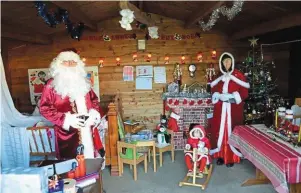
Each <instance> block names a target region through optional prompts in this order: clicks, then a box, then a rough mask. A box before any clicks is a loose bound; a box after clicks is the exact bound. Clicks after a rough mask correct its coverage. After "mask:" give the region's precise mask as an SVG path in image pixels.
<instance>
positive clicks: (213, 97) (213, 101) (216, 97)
mask: <svg viewBox="0 0 301 193" xmlns="http://www.w3.org/2000/svg"><path fill="white" fill-rule="evenodd" d="M220 95H221V94H220V93H218V92H215V93H213V95H212V103H213V104H216V103H217V102H218V101H219V99H220Z"/></svg>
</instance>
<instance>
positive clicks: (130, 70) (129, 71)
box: [123, 66, 134, 81]
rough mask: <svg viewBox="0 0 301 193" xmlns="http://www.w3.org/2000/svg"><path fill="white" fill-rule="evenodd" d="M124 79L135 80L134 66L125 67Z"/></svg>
mask: <svg viewBox="0 0 301 193" xmlns="http://www.w3.org/2000/svg"><path fill="white" fill-rule="evenodd" d="M123 81H134V67H133V66H125V67H123Z"/></svg>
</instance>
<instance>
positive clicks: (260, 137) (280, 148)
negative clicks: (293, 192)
mask: <svg viewBox="0 0 301 193" xmlns="http://www.w3.org/2000/svg"><path fill="white" fill-rule="evenodd" d="M229 144H230V145H232V146H234V147H236V148H238V149H239V150H240V151H241V153H242V154H243V156H244V157H245V158H247V159H248V160H250V161H251V162H252V163H253V164H254V165H255V166H256V167H257V168H258V169H260V170H261V171H262V172H263V173H264V174H265V175H266V176H267V177H268V178H269V180H270V181H271V183H272V184H273V186H274V187H275V189H276V191H277V192H279V193H288V192H289V190H288V183H290V184H293V183H299V182H301V177H300V168H301V153H300V152H301V151H300V148H294V147H292V146H291V145H289V144H286V143H285V142H283V141H281V140H280V139H277V140H276V141H274V140H272V138H271V136H270V134H268V133H266V128H265V127H264V126H263V125H254V126H247V125H246V126H236V127H235V128H234V130H233V132H232V134H231V136H230V138H229Z"/></svg>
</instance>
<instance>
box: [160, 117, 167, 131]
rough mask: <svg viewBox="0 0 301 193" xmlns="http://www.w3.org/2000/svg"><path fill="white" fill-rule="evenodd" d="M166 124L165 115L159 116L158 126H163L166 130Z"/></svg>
mask: <svg viewBox="0 0 301 193" xmlns="http://www.w3.org/2000/svg"><path fill="white" fill-rule="evenodd" d="M167 122H168V120H167V117H166V115H160V124H161V125H164V126H165V127H166V128H167Z"/></svg>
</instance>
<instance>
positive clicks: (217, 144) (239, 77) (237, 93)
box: [210, 52, 250, 164]
mask: <svg viewBox="0 0 301 193" xmlns="http://www.w3.org/2000/svg"><path fill="white" fill-rule="evenodd" d="M224 54H228V55H229V56H230V57H231V58H232V70H231V71H230V72H225V71H224V70H223V69H222V65H223V64H222V61H221V60H222V57H223V55H224ZM219 67H220V70H221V72H222V74H223V75H221V76H220V77H218V78H217V79H215V80H214V81H213V82H212V83H211V88H212V89H211V91H212V93H213V95H212V103H213V104H214V110H213V118H212V122H211V129H210V133H211V139H210V140H211V145H212V149H211V151H210V154H214V153H218V152H220V151H221V150H222V151H224V150H223V149H222V148H226V146H228V147H230V149H229V151H228V153H225V154H228V155H224V156H225V157H227V156H228V157H229V155H230V154H232V155H233V153H234V154H235V155H237V156H239V157H241V156H242V155H241V153H240V152H239V151H237V149H235V148H234V147H232V146H229V145H228V137H229V136H230V135H231V133H232V129H233V128H234V127H235V126H237V125H242V124H243V119H244V118H243V109H244V103H243V102H242V101H243V100H245V99H246V98H247V97H248V88H250V85H249V83H247V82H246V78H245V76H244V74H243V73H241V72H240V71H238V70H236V69H234V57H233V56H232V55H231V54H230V53H226V52H225V53H223V54H222V55H221V57H220V61H219ZM223 93H229V94H233V95H234V99H235V103H229V102H223V101H221V100H220V99H219V95H220V94H223ZM225 133H226V134H227V136H224V134H225ZM231 151H232V152H231ZM224 152H227V151H224ZM218 157H219V156H218ZM225 157H224V159H225ZM231 162H232V161H229V162H228V163H231ZM225 163H226V164H227V160H225ZM232 163H233V162H232Z"/></svg>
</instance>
